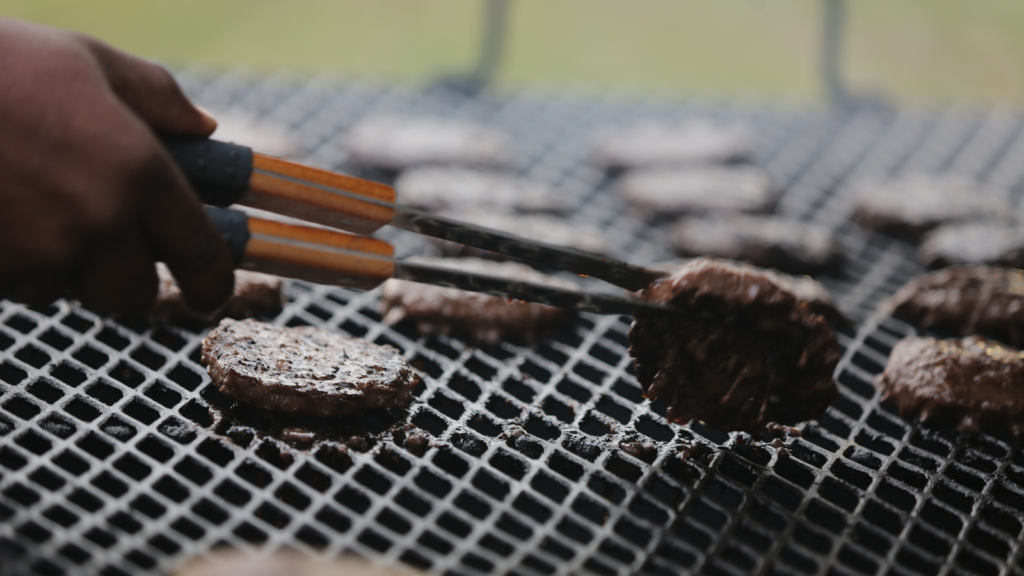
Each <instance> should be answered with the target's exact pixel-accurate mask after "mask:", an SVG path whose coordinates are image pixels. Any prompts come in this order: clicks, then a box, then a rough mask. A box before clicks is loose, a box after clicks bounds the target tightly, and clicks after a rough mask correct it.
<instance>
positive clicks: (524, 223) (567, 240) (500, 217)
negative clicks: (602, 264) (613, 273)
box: [436, 210, 608, 258]
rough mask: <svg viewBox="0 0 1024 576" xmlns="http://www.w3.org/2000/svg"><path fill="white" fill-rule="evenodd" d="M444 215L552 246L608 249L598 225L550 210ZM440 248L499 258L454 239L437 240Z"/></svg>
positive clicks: (474, 211)
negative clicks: (536, 212)
mask: <svg viewBox="0 0 1024 576" xmlns="http://www.w3.org/2000/svg"><path fill="white" fill-rule="evenodd" d="M443 215H444V216H446V217H449V218H452V219H453V220H458V221H460V222H468V223H470V224H476V225H477V226H483V227H485V228H491V229H494V230H498V231H500V232H507V233H509V234H515V235H516V236H521V237H523V238H526V239H527V240H536V241H538V242H545V243H547V244H554V245H555V246H568V247H569V248H576V249H577V250H585V251H587V252H597V253H603V252H605V251H607V249H608V241H607V239H606V234H604V233H603V232H602V231H601V230H600V229H599V228H596V227H594V226H590V225H587V224H580V223H576V222H572V221H569V220H566V219H565V218H562V217H560V216H554V215H551V214H509V213H501V212H495V211H489V210H460V211H455V210H453V211H448V212H444V213H443ZM436 243H437V244H438V245H440V246H441V250H442V251H443V252H444V253H445V254H447V255H451V256H457V255H462V256H477V257H481V258H501V256H499V255H497V254H494V253H492V252H486V251H484V250H480V249H477V248H471V247H469V246H463V245H462V244H456V243H454V242H446V241H444V240H436Z"/></svg>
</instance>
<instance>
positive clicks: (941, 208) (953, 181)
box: [853, 176, 1010, 242]
mask: <svg viewBox="0 0 1024 576" xmlns="http://www.w3.org/2000/svg"><path fill="white" fill-rule="evenodd" d="M1009 213H1010V205H1009V202H1008V201H1007V199H1006V198H1005V197H1004V196H1002V195H1000V194H998V193H996V192H995V191H993V190H989V189H986V188H982V187H980V186H979V185H977V184H976V183H974V182H971V181H969V180H964V179H962V178H957V177H953V176H945V177H935V176H907V177H903V178H897V179H893V180H890V181H887V182H878V183H863V184H861V185H860V188H859V190H858V191H857V203H856V205H855V207H854V211H853V220H854V222H857V223H858V224H860V225H862V226H864V227H866V228H872V229H874V230H878V231H879V232H882V233H883V234H889V235H892V236H896V237H898V238H903V239H905V240H909V241H912V242H916V241H918V240H920V238H921V236H922V235H923V234H925V233H926V232H928V231H929V230H932V229H934V228H936V227H938V226H940V225H942V224H946V223H950V222H970V221H977V220H992V221H997V220H1001V219H1004V218H1005V217H1006V214H1009Z"/></svg>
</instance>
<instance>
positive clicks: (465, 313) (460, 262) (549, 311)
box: [381, 258, 575, 344]
mask: <svg viewBox="0 0 1024 576" xmlns="http://www.w3.org/2000/svg"><path fill="white" fill-rule="evenodd" d="M409 260H410V261H415V262H420V263H424V264H431V265H434V266H445V267H448V268H452V269H455V270H465V271H467V272H475V273H479V274H487V275H490V276H499V277H507V278H510V279H514V280H519V281H526V282H534V283H538V284H544V283H548V284H550V283H555V284H557V285H559V286H563V287H575V285H573V284H571V283H568V282H560V281H558V280H557V279H555V278H552V277H550V276H547V275H544V274H541V273H540V272H537V271H536V270H534V269H533V268H530V267H529V266H526V265H524V264H518V263H515V262H493V261H489V260H480V259H477V258H458V259H451V258H410V259H409ZM381 313H382V314H383V315H384V321H385V322H387V323H389V324H394V323H397V322H400V321H403V320H409V321H411V322H415V323H416V326H417V328H418V329H419V331H420V332H421V333H424V334H426V333H430V332H441V333H443V334H458V335H465V336H469V337H470V338H471V339H473V340H475V341H478V342H483V343H488V344H493V343H496V342H498V341H499V340H502V339H508V338H520V339H524V340H534V339H536V338H537V337H539V336H540V335H542V334H543V333H544V332H546V331H548V330H550V329H552V328H554V327H556V326H558V325H562V324H564V323H565V322H566V321H567V320H568V319H569V318H570V317H571V316H572V312H571V311H569V310H565V309H562V308H555V307H553V306H546V305H544V304H534V303H531V302H521V301H518V300H515V301H509V300H508V299H506V298H499V297H497V296H488V295H487V294H479V293H476V292H467V291H465V290H459V289H457V288H444V287H441V286H431V285H429V284H420V283H417V282H408V281H405V280H394V279H391V280H388V281H387V282H385V283H384V296H383V298H382V299H381Z"/></svg>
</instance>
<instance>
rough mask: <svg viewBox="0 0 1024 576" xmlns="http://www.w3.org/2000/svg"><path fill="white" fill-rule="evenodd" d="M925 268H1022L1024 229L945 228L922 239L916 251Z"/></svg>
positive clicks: (978, 225)
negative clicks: (991, 265)
mask: <svg viewBox="0 0 1024 576" xmlns="http://www.w3.org/2000/svg"><path fill="white" fill-rule="evenodd" d="M918 255H919V256H920V257H921V262H922V263H923V264H924V265H925V266H927V267H929V268H945V267H947V266H956V265H961V264H994V265H997V266H1009V267H1012V268H1021V267H1024V228H1021V227H1020V226H1014V225H1008V224H999V223H992V222H987V223H969V224H947V225H945V226H940V227H938V228H936V229H935V230H932V231H931V232H929V233H928V234H927V235H926V236H925V237H924V242H922V243H921V248H920V250H918Z"/></svg>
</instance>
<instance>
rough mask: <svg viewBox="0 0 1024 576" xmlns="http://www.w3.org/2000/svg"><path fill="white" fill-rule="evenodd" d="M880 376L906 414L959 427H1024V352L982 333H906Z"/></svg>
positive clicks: (886, 394)
mask: <svg viewBox="0 0 1024 576" xmlns="http://www.w3.org/2000/svg"><path fill="white" fill-rule="evenodd" d="M876 381H877V383H878V386H879V387H880V388H881V389H882V392H883V394H884V396H883V398H884V399H886V400H892V401H894V402H895V403H896V405H897V406H899V409H900V414H902V415H917V414H919V415H920V417H921V420H922V421H925V422H935V423H942V424H952V425H955V426H956V427H957V429H958V430H972V431H973V430H981V429H985V430H1008V431H1010V432H1012V433H1014V434H1020V433H1021V432H1024V352H1021V351H1020V350H1016V349H1014V348H1009V347H1006V346H1003V345H1002V344H1000V343H998V342H994V341H991V340H986V339H985V338H983V337H982V336H969V337H967V338H963V339H960V340H936V339H935V338H918V337H910V338H904V339H903V340H900V341H899V342H898V343H897V344H896V346H895V347H894V348H893V350H892V354H891V355H890V356H889V363H888V365H887V366H886V367H885V372H883V373H882V374H881V375H879V377H878V379H877V380H876Z"/></svg>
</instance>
